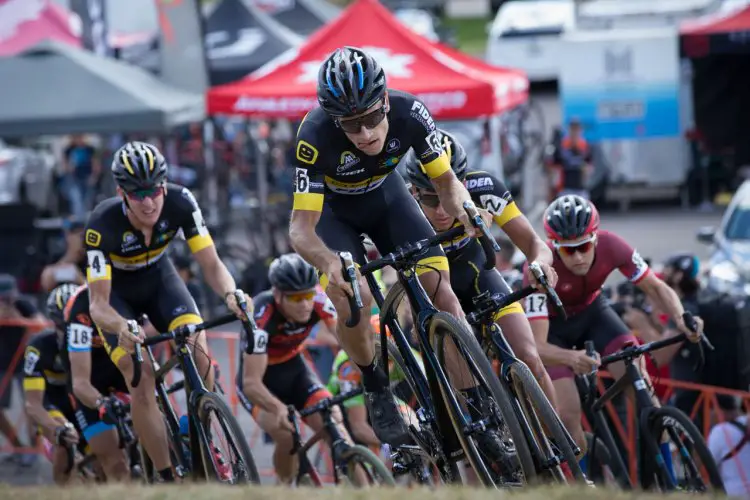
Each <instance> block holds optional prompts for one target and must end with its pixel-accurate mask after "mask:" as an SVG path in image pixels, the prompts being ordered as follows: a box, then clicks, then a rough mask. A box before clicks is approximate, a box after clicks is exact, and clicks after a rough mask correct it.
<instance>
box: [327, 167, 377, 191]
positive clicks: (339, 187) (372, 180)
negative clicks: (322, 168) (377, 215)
mask: <svg viewBox="0 0 750 500" xmlns="http://www.w3.org/2000/svg"><path fill="white" fill-rule="evenodd" d="M389 174H390V172H389V173H388V174H383V175H374V176H372V177H369V178H367V179H365V180H363V181H357V182H345V181H341V180H338V179H334V178H333V177H328V176H327V175H326V176H325V182H326V186H328V189H330V190H331V191H333V192H334V193H341V194H359V193H366V192H368V191H372V190H373V189H375V188H377V187H379V186H380V185H381V184H383V182H385V178H386V177H387V176H388V175H389Z"/></svg>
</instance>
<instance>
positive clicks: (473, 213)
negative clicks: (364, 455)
mask: <svg viewBox="0 0 750 500" xmlns="http://www.w3.org/2000/svg"><path fill="white" fill-rule="evenodd" d="M463 206H464V210H466V214H467V215H468V216H469V218H470V219H471V223H472V225H473V226H474V227H475V228H477V229H479V230H480V231H481V232H482V233H483V234H484V236H486V237H487V239H489V240H490V243H491V244H492V249H493V250H494V251H495V252H499V251H500V250H501V249H500V245H499V244H498V243H497V241H495V238H493V237H492V235H490V228H488V227H487V224H485V223H484V219H482V216H481V215H480V214H479V210H478V209H477V207H476V205H474V202H472V201H470V200H466V201H465V202H464V205H463Z"/></svg>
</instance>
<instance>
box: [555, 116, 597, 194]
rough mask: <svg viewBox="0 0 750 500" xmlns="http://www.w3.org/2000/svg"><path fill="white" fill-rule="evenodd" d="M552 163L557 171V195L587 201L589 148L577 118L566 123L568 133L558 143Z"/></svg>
mask: <svg viewBox="0 0 750 500" xmlns="http://www.w3.org/2000/svg"><path fill="white" fill-rule="evenodd" d="M552 161H553V164H554V165H555V166H556V167H557V169H558V171H559V182H558V189H559V191H558V194H557V195H558V196H563V195H566V194H575V195H578V196H582V197H584V198H586V199H589V192H588V189H587V185H588V180H589V178H590V177H591V173H592V165H591V161H592V155H591V147H590V146H589V143H588V142H586V139H584V138H583V127H582V126H581V122H580V121H579V120H578V119H577V118H573V119H571V120H570V122H569V123H568V132H567V134H565V136H564V137H563V138H562V140H561V141H560V146H559V148H558V149H557V150H556V151H555V154H554V157H553V160H552Z"/></svg>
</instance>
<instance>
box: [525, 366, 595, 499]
mask: <svg viewBox="0 0 750 500" xmlns="http://www.w3.org/2000/svg"><path fill="white" fill-rule="evenodd" d="M510 374H511V379H512V380H513V384H514V389H515V390H516V397H519V396H520V395H519V390H521V391H523V392H525V393H526V397H528V398H529V400H530V401H531V405H532V406H533V408H531V409H529V410H532V411H534V413H535V414H536V416H537V417H538V418H540V419H541V423H542V425H543V426H544V427H545V428H546V429H547V432H548V433H549V434H550V435H551V436H550V437H552V439H553V440H554V441H555V446H557V448H558V450H560V451H561V452H562V455H563V458H564V460H565V461H566V462H567V463H568V467H569V468H570V472H571V473H572V474H573V479H574V481H575V482H578V483H581V484H586V476H585V475H584V474H583V471H582V470H581V466H580V464H579V463H578V459H577V457H576V455H575V453H574V452H573V447H572V446H571V445H570V442H569V441H568V437H567V433H566V432H565V429H564V428H563V426H562V423H561V422H560V419H559V418H558V417H557V413H555V410H554V408H552V405H551V404H550V402H549V399H547V396H546V395H545V394H544V391H543V390H542V388H541V387H540V386H539V382H537V379H536V377H534V374H533V373H531V370H530V369H529V367H528V366H527V365H526V364H525V363H524V362H523V361H518V362H515V363H513V364H511V365H510ZM519 399H520V398H519ZM519 402H520V401H519ZM524 406H525V405H524V404H523V403H522V404H521V407H522V408H524ZM545 438H546V436H545ZM547 439H548V438H547ZM548 446H549V445H548Z"/></svg>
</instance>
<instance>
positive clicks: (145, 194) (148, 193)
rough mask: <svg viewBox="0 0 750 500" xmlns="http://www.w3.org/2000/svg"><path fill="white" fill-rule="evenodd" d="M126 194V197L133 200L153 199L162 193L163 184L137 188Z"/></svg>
mask: <svg viewBox="0 0 750 500" xmlns="http://www.w3.org/2000/svg"><path fill="white" fill-rule="evenodd" d="M126 194H127V196H128V198H130V199H131V200H133V201H143V200H145V199H146V198H151V199H152V200H153V199H155V198H158V197H159V196H160V195H162V194H164V186H156V187H154V188H151V189H138V190H136V191H130V192H128V193H126Z"/></svg>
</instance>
